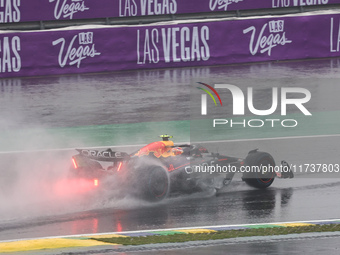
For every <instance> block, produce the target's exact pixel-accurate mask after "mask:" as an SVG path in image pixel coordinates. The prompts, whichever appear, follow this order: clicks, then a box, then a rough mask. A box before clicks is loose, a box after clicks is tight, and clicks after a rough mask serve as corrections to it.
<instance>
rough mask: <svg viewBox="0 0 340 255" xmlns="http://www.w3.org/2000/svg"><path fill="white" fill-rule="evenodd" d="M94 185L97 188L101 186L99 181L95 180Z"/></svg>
mask: <svg viewBox="0 0 340 255" xmlns="http://www.w3.org/2000/svg"><path fill="white" fill-rule="evenodd" d="M93 185H94V186H96V187H97V186H98V185H99V181H98V179H94V180H93Z"/></svg>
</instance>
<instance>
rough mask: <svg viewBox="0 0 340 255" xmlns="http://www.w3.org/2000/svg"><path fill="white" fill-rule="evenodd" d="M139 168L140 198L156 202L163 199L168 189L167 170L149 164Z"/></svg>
mask: <svg viewBox="0 0 340 255" xmlns="http://www.w3.org/2000/svg"><path fill="white" fill-rule="evenodd" d="M141 170H142V172H141V173H140V174H141V175H140V176H141V179H142V182H141V185H142V187H141V195H142V198H143V199H145V200H147V201H150V202H158V201H161V200H163V199H165V198H166V197H167V196H168V194H169V190H170V180H169V176H168V172H167V171H166V170H165V169H164V168H163V167H160V166H149V167H147V168H143V169H141Z"/></svg>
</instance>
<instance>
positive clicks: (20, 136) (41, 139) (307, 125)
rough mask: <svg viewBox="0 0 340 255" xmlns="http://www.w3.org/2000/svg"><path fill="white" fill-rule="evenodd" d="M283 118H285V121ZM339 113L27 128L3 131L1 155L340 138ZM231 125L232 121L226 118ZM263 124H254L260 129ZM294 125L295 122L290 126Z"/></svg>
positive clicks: (0, 141)
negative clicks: (161, 143) (164, 142)
mask: <svg viewBox="0 0 340 255" xmlns="http://www.w3.org/2000/svg"><path fill="white" fill-rule="evenodd" d="M283 117H284V118H283ZM339 117H340V111H332V112H317V113H313V115H312V116H304V115H302V114H301V113H300V114H290V115H289V116H273V115H271V116H270V117H262V116H256V117H251V118H250V117H242V118H240V117H237V118H236V117H234V118H232V119H233V121H234V122H243V120H245V121H246V123H247V122H248V121H249V120H250V119H262V120H263V121H264V123H265V124H264V126H263V127H249V126H248V124H246V127H243V125H240V124H235V125H234V126H233V127H231V126H230V123H228V124H225V125H217V126H216V127H215V128H214V127H213V120H212V119H200V120H182V121H164V122H142V123H129V124H114V125H97V126H80V127H63V128H27V129H8V130H0V132H2V135H1V136H0V151H1V152H10V151H25V150H48V149H63V148H75V147H101V146H120V145H138V144H147V143H150V142H152V141H155V140H157V139H158V138H157V136H158V135H161V134H170V135H173V136H174V138H173V140H174V142H189V141H190V142H200V141H219V140H237V139H256V138H273V137H290V136H313V135H332V134H340V129H339V126H340V118H339ZM226 119H227V120H228V121H229V122H230V118H229V119H228V118H226ZM265 119H280V120H283V119H295V120H296V121H297V122H298V126H296V127H294V128H293V127H290V128H289V127H282V126H281V124H280V122H277V121H276V122H275V126H274V127H272V123H271V122H268V121H265ZM259 123H260V122H252V124H253V125H259ZM287 124H289V125H292V122H287Z"/></svg>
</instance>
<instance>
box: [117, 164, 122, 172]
mask: <svg viewBox="0 0 340 255" xmlns="http://www.w3.org/2000/svg"><path fill="white" fill-rule="evenodd" d="M122 165H123V162H120V163H119V165H118V168H117V172H119V171H120V169H121V168H122Z"/></svg>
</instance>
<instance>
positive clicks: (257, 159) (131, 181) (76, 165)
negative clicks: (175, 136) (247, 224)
mask: <svg viewBox="0 0 340 255" xmlns="http://www.w3.org/2000/svg"><path fill="white" fill-rule="evenodd" d="M160 137H161V138H162V141H157V142H153V143H150V144H148V145H146V146H144V147H142V148H141V149H139V150H138V151H137V152H134V153H131V154H128V153H125V152H117V151H112V150H111V149H110V148H109V149H107V150H102V151H99V150H92V149H77V151H78V154H77V155H75V156H73V157H72V162H73V164H72V167H71V169H70V174H71V175H72V176H73V177H75V178H84V179H87V180H89V181H93V185H94V186H97V187H98V188H99V186H103V187H102V188H105V189H111V190H112V189H116V188H119V189H123V190H124V192H128V193H129V194H132V195H135V196H137V197H139V198H142V199H145V200H149V201H160V200H163V199H164V198H166V197H167V196H168V195H169V194H175V193H193V192H198V191H202V190H204V189H215V190H219V189H221V188H222V187H223V186H226V185H228V184H229V183H230V182H231V180H232V179H233V177H234V175H235V173H242V180H243V181H245V182H246V183H247V184H248V185H250V186H252V187H255V188H259V189H265V188H267V187H269V186H270V185H271V184H272V183H273V181H274V179H275V178H276V177H278V178H293V176H294V175H293V172H292V171H291V169H290V168H289V165H288V164H287V162H285V161H282V162H281V166H280V167H277V166H275V161H274V159H273V157H272V156H271V155H270V154H269V153H266V152H261V151H258V150H252V151H250V152H249V153H248V155H247V157H246V158H245V159H242V158H236V157H230V156H225V155H220V154H219V153H209V152H208V150H207V149H206V148H205V147H203V146H201V145H189V144H184V145H176V146H175V145H174V143H173V141H170V138H172V136H169V135H162V136H160ZM105 164H106V165H108V166H107V167H105V166H104V165H105ZM276 168H278V169H279V170H277V169H276Z"/></svg>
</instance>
